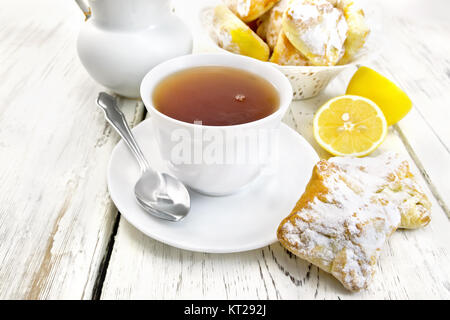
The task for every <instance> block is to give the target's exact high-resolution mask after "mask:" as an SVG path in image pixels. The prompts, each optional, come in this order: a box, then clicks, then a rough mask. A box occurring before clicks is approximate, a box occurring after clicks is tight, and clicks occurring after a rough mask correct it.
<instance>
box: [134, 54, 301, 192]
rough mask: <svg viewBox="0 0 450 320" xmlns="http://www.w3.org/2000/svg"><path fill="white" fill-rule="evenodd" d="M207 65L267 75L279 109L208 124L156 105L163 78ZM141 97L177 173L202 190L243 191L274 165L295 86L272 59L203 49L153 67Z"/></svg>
mask: <svg viewBox="0 0 450 320" xmlns="http://www.w3.org/2000/svg"><path fill="white" fill-rule="evenodd" d="M203 66H224V67H232V68H237V69H241V70H245V71H248V72H251V73H254V74H256V75H258V76H260V77H262V78H264V79H266V80H267V81H269V82H270V83H271V84H272V85H273V86H274V87H275V89H276V90H277V92H278V94H279V101H280V104H279V108H278V110H276V111H275V112H274V113H272V114H271V115H269V116H267V117H265V118H263V119H260V120H256V121H252V122H248V123H244V124H239V125H231V126H203V125H198V124H192V123H187V122H182V121H179V120H176V119H173V118H170V117H168V116H166V115H165V114H163V113H161V112H160V111H158V110H157V109H156V108H155V106H154V104H153V92H154V89H155V87H156V86H157V85H158V84H159V83H160V82H161V81H162V80H163V79H165V78H166V77H167V76H169V75H171V74H173V73H176V72H179V71H182V70H186V69H190V68H194V67H203ZM173 94H176V92H174V93H173ZM141 97H142V100H143V102H144V104H145V107H146V108H147V111H148V112H149V113H150V115H151V119H152V121H153V127H154V129H155V135H156V139H157V141H158V145H159V148H160V151H161V155H162V158H163V159H164V160H165V161H166V163H167V167H168V168H169V170H170V171H171V173H172V174H173V175H174V176H176V177H177V178H179V179H180V180H181V181H183V182H184V183H185V184H186V185H187V186H189V187H190V188H192V189H194V190H196V191H199V192H201V193H204V194H208V195H215V196H219V195H226V194H231V193H234V192H236V191H238V190H239V189H241V188H242V187H243V186H245V185H247V184H248V183H250V182H251V181H253V180H254V179H255V178H256V177H258V176H259V175H260V174H261V172H262V171H263V169H265V168H267V167H273V164H274V161H276V159H277V156H278V148H277V146H278V142H277V139H278V128H279V126H280V124H281V120H282V117H283V115H284V114H285V113H286V111H287V109H288V107H289V105H290V103H291V101H292V87H291V84H290V82H289V80H288V79H287V78H286V77H285V76H284V75H283V73H281V72H280V71H279V70H277V69H276V68H274V67H273V66H271V65H270V64H267V63H262V62H260V61H258V60H255V59H252V58H248V57H245V56H239V55H226V54H198V55H187V56H181V57H177V58H174V59H172V60H168V61H166V62H163V63H162V64H160V65H158V66H156V67H155V68H153V69H152V70H151V71H150V72H149V73H148V74H147V75H146V76H145V77H144V79H143V80H142V83H141Z"/></svg>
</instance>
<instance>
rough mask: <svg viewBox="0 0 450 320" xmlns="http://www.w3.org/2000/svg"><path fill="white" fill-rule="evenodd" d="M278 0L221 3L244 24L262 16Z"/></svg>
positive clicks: (229, 0)
mask: <svg viewBox="0 0 450 320" xmlns="http://www.w3.org/2000/svg"><path fill="white" fill-rule="evenodd" d="M278 1H279V0H223V3H224V4H225V5H227V6H228V8H230V10H231V11H233V13H234V14H236V15H237V16H238V17H239V19H241V20H242V21H244V22H250V21H254V20H255V19H257V18H259V17H260V16H262V15H263V14H264V13H266V12H267V11H268V10H269V9H270V8H272V7H273V5H274V4H275V3H277V2H278Z"/></svg>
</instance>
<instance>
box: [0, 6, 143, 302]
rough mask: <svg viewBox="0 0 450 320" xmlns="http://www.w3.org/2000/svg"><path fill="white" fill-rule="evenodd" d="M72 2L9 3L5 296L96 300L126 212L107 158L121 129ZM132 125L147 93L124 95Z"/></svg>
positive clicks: (0, 106) (4, 34)
mask: <svg viewBox="0 0 450 320" xmlns="http://www.w3.org/2000/svg"><path fill="white" fill-rule="evenodd" d="M82 21H83V17H82V14H81V12H80V11H79V9H78V8H77V6H76V4H75V2H73V1H51V0H42V1H39V2H30V1H25V0H16V1H8V5H4V6H3V7H2V10H0V75H1V76H2V79H3V80H4V81H3V84H2V86H0V101H1V103H0V179H1V181H2V183H1V184H0V203H1V206H0V262H1V263H0V299H23V298H29V299H34V298H40V299H51V298H52V299H53V298H55V299H61V298H64V299H65V298H73V299H89V298H91V296H92V292H93V290H94V285H95V282H96V279H97V276H98V271H99V267H100V264H101V262H102V259H103V257H104V254H105V249H106V246H107V244H108V241H109V239H110V235H111V230H112V227H113V223H114V221H115V217H116V215H117V210H116V209H115V208H114V205H113V204H112V202H111V200H110V198H109V195H108V191H107V186H106V177H105V174H106V166H107V163H108V160H109V156H110V153H111V151H112V148H113V147H114V145H115V143H116V142H117V141H118V136H117V135H116V134H115V133H114V132H112V130H111V129H110V128H109V126H108V125H107V124H106V122H105V120H104V117H103V114H102V112H101V111H100V110H98V108H97V107H96V106H95V98H96V96H97V93H98V91H100V90H101V89H102V88H101V87H100V86H99V85H97V84H95V83H94V82H93V81H92V80H91V79H90V77H89V76H88V74H87V73H86V72H85V71H84V69H83V67H82V66H81V64H80V62H79V61H78V58H77V56H76V48H75V43H76V37H77V32H78V29H79V27H80V25H81V23H82ZM122 104H123V106H122V108H123V111H124V112H125V114H126V116H127V119H128V121H129V122H131V123H137V122H139V121H140V120H141V118H142V113H143V107H142V103H141V102H138V101H124V102H123V103H122Z"/></svg>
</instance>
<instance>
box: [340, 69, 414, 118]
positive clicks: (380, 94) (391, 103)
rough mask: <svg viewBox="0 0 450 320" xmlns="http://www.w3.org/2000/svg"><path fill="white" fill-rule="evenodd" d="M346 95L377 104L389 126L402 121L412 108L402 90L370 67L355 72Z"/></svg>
mask: <svg viewBox="0 0 450 320" xmlns="http://www.w3.org/2000/svg"><path fill="white" fill-rule="evenodd" d="M346 94H350V95H357V96H361V97H364V98H367V99H370V100H372V101H373V102H375V103H376V104H377V105H378V106H379V107H380V109H381V110H382V111H383V113H384V116H385V117H386V121H387V124H388V125H389V126H390V125H393V124H395V123H397V122H398V121H400V119H402V118H403V117H404V116H406V114H407V113H408V112H409V111H410V110H411V108H412V102H411V100H410V99H409V97H408V96H407V95H406V93H405V92H403V90H402V89H400V88H399V87H398V86H397V85H396V84H395V83H393V82H392V81H391V80H389V79H387V78H386V77H384V76H382V75H381V74H379V73H378V72H376V71H374V70H372V69H370V68H368V67H360V68H359V69H358V70H357V71H356V72H355V74H354V75H353V77H352V79H351V80H350V83H349V84H348V87H347V92H346Z"/></svg>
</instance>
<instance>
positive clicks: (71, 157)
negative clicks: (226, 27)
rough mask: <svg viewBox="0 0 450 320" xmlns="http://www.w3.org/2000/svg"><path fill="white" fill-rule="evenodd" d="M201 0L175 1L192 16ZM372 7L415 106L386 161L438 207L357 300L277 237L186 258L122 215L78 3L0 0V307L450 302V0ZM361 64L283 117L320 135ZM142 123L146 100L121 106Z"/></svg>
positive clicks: (393, 246) (386, 52) (392, 252)
mask: <svg viewBox="0 0 450 320" xmlns="http://www.w3.org/2000/svg"><path fill="white" fill-rule="evenodd" d="M200 2H201V0H195V1H194V0H192V1H189V3H190V6H189V7H186V6H187V4H186V3H187V1H182V0H180V1H176V2H175V8H176V9H177V13H178V14H180V15H182V16H184V17H188V18H189V19H190V20H189V21H188V22H189V23H191V22H192V19H194V18H195V16H194V15H192V11H191V10H192V9H193V7H195V6H198V5H199V3H200ZM421 2H422V3H424V2H423V1H419V0H409V1H407V0H401V1H399V0H397V1H395V2H393V1H388V0H382V1H377V5H379V6H380V9H381V11H382V12H383V16H384V17H385V18H384V19H383V30H384V33H383V37H382V39H383V43H382V44H380V46H381V48H382V50H381V54H380V55H379V56H378V57H377V59H376V60H374V61H372V62H370V63H369V66H370V67H373V68H375V69H378V70H379V71H381V72H382V73H384V74H385V75H387V76H388V77H390V78H392V79H393V80H394V81H396V82H397V83H399V84H400V85H401V86H402V88H404V89H405V90H406V92H407V93H408V95H409V96H410V97H411V99H412V100H413V102H414V109H413V111H411V112H410V114H408V116H406V117H405V118H404V119H403V120H402V121H401V122H400V123H399V124H397V125H395V126H393V127H392V128H391V129H390V132H389V136H388V138H387V140H386V141H385V142H384V143H383V145H382V146H381V148H380V150H378V151H376V152H377V153H380V152H384V151H388V150H394V151H396V152H398V153H401V154H403V155H404V156H405V157H406V158H407V159H409V160H410V163H411V165H412V170H413V171H414V173H415V174H416V176H417V178H418V179H419V181H420V182H421V183H422V185H423V186H424V188H425V190H426V192H427V194H428V196H429V198H430V199H431V201H432V203H433V219H432V222H431V224H430V225H429V226H427V227H426V228H424V229H421V230H414V231H398V232H396V233H395V234H394V235H393V237H392V238H391V239H390V241H389V243H388V245H387V246H386V247H385V249H384V250H383V253H382V255H381V257H380V260H379V262H378V270H377V273H376V275H375V279H374V281H373V283H372V285H371V286H370V288H369V289H368V290H367V291H364V292H361V293H357V294H354V293H349V292H347V291H346V290H345V289H343V288H342V286H341V285H340V284H339V283H338V282H337V280H335V279H334V278H333V277H332V276H330V275H328V274H326V273H324V272H322V271H319V270H318V269H317V268H316V267H314V266H312V265H311V264H309V263H306V262H305V261H303V260H301V259H298V258H296V257H295V256H292V255H290V254H288V253H287V252H286V250H284V249H283V248H282V247H281V246H280V245H279V244H278V243H276V244H273V245H271V246H268V247H266V248H263V249H259V250H253V251H249V252H245V253H238V254H223V255H220V254H202V253H193V252H188V251H184V250H179V249H176V248H173V247H170V246H167V245H165V244H162V243H160V242H158V241H155V240H153V239H151V238H148V237H146V236H144V235H143V234H142V233H140V232H139V231H137V230H136V229H135V228H134V227H133V226H131V225H130V224H128V223H127V222H126V220H124V219H123V218H121V217H120V215H119V213H118V212H117V210H116V209H115V207H114V205H113V204H112V202H111V200H110V198H109V196H108V193H107V187H106V177H105V175H106V166H107V163H108V160H109V157H110V154H111V151H112V148H113V147H114V145H115V143H116V142H117V141H118V136H117V135H116V134H115V133H114V132H113V131H112V130H111V129H110V128H109V127H108V125H107V124H106V122H105V121H104V118H103V114H102V113H101V112H100V111H99V110H97V108H96V107H95V104H94V101H95V98H96V96H97V93H98V91H100V90H102V88H101V87H100V86H99V85H97V84H96V83H94V82H93V81H92V80H91V79H90V78H89V76H88V75H87V73H86V72H85V71H84V69H83V68H82V66H81V64H80V62H79V61H78V58H77V57H76V49H75V41H76V36H77V31H78V30H79V27H80V25H81V24H82V23H83V22H82V17H81V14H80V12H78V8H77V7H76V5H75V4H74V2H72V1H57V0H41V1H39V2H38V1H26V0H15V1H11V0H9V1H7V0H1V2H0V3H1V4H2V10H1V11H0V75H1V79H2V81H3V82H2V85H1V86H0V179H1V180H0V181H1V183H0V299H12V298H16V299H26V298H28V299H33V298H40V299H49V298H56V299H64V298H74V299H92V298H102V299H133V298H137V299H163V298H168V299H183V298H189V299H192V298H194V299H203V298H209V299H218V298H224V299H226V298H228V299H232V298H237V299H239V298H242V299H268V298H269V299H324V298H327V299H360V298H375V299H404V298H411V299H412V298H416V299H430V298H437V299H449V298H450V276H449V273H448V271H449V270H450V232H449V231H450V222H449V214H450V211H449V208H450V152H449V150H450V126H449V125H448V123H449V122H450V108H449V101H450V58H449V57H448V53H449V52H450V32H449V31H450V22H449V21H448V19H447V17H446V16H445V12H448V11H449V9H450V8H449V5H448V2H447V1H445V0H435V1H429V2H427V6H426V8H423V5H421ZM355 70H356V68H355V69H349V70H347V71H346V72H344V73H342V74H341V75H340V76H339V77H338V78H337V79H335V80H334V81H333V82H332V83H331V84H330V86H329V87H328V88H327V89H326V90H325V91H324V92H323V93H322V94H321V95H320V96H318V97H316V98H313V99H309V100H305V101H301V102H295V103H293V104H292V107H291V109H290V111H289V112H288V114H287V115H286V117H285V122H286V123H288V124H289V125H290V126H291V127H292V128H294V129H295V130H297V131H298V132H299V133H300V134H302V135H303V136H304V137H305V138H306V139H307V140H308V141H309V142H310V143H311V144H312V145H313V146H314V147H315V148H316V150H317V151H318V152H319V155H320V156H322V157H328V156H329V155H328V154H326V153H325V152H324V151H322V150H321V149H320V148H319V147H318V146H317V145H316V144H315V142H314V140H313V138H312V129H311V128H312V118H313V116H314V112H315V111H316V109H317V107H318V106H319V105H321V104H322V103H323V102H325V101H326V100H327V99H328V98H329V97H333V96H336V95H338V94H342V93H344V91H345V87H346V84H347V83H348V80H349V79H350V77H351V75H352V74H353V72H354V71H355ZM120 104H121V108H122V110H123V111H124V112H125V113H126V116H127V119H128V121H129V122H130V123H132V124H133V125H134V124H136V123H138V122H140V121H141V120H142V119H143V117H144V116H145V114H144V108H143V106H142V103H141V102H140V101H137V100H124V99H122V100H121V101H120Z"/></svg>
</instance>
